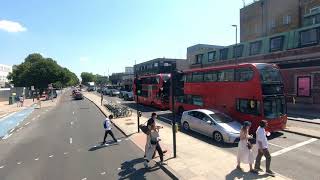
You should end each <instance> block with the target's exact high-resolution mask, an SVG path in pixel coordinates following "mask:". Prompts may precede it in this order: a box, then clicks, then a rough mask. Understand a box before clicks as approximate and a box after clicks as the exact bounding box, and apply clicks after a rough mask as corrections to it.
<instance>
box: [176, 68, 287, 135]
mask: <svg viewBox="0 0 320 180" xmlns="http://www.w3.org/2000/svg"><path fill="white" fill-rule="evenodd" d="M183 75H184V83H183V86H184V87H183V88H184V90H183V93H184V95H182V96H177V97H176V102H175V111H176V112H179V113H182V112H183V111H185V110H191V109H197V108H205V109H210V108H212V109H217V110H220V111H222V112H224V113H226V114H228V115H230V116H231V117H233V118H234V119H236V120H238V121H240V122H241V121H250V122H251V123H252V128H251V133H253V132H254V131H255V130H256V129H257V127H258V124H259V122H260V121H261V120H267V121H268V124H269V125H268V128H267V129H268V130H269V131H271V132H274V131H279V130H283V129H284V128H285V127H286V122H287V115H286V103H285V97H284V92H283V90H284V88H283V81H282V77H281V74H280V70H279V68H278V67H277V66H276V65H273V64H265V63H255V64H249V63H248V64H238V65H228V66H219V67H207V68H201V69H200V68H199V69H192V70H188V71H185V72H184V73H183ZM180 88H181V87H180Z"/></svg>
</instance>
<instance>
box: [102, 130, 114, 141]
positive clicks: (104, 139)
mask: <svg viewBox="0 0 320 180" xmlns="http://www.w3.org/2000/svg"><path fill="white" fill-rule="evenodd" d="M108 134H110V135H111V137H112V138H113V140H114V141H117V139H116V138H115V137H114V135H113V133H112V131H111V130H106V131H105V133H104V138H103V143H105V142H106V138H107V136H108Z"/></svg>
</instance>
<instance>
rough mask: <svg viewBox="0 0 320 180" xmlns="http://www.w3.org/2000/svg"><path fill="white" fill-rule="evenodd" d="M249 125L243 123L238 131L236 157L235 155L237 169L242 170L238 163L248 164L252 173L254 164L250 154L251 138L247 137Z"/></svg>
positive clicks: (251, 153) (246, 122) (248, 123)
mask: <svg viewBox="0 0 320 180" xmlns="http://www.w3.org/2000/svg"><path fill="white" fill-rule="evenodd" d="M250 126H251V123H250V122H248V121H245V122H244V123H243V126H242V128H241V131H240V141H239V144H238V155H237V163H238V164H237V169H240V170H242V168H241V167H240V163H244V164H249V167H250V172H253V171H254V170H253V168H252V164H253V163H254V157H253V152H252V145H251V143H250V142H249V139H251V138H252V136H251V135H249V129H250Z"/></svg>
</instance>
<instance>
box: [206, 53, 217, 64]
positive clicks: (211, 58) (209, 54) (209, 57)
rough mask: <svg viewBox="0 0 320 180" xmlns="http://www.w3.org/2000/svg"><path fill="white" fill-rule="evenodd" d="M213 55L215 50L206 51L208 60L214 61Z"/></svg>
mask: <svg viewBox="0 0 320 180" xmlns="http://www.w3.org/2000/svg"><path fill="white" fill-rule="evenodd" d="M215 56H216V52H215V51H212V52H208V61H209V62H210V61H214V60H215Z"/></svg>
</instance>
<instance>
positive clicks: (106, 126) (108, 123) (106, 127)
mask: <svg viewBox="0 0 320 180" xmlns="http://www.w3.org/2000/svg"><path fill="white" fill-rule="evenodd" d="M112 118H113V115H109V118H106V119H105V121H104V122H103V127H104V130H105V132H104V137H103V142H102V144H101V145H104V144H105V143H106V138H107V136H108V134H110V135H111V137H112V138H113V140H114V142H118V140H117V139H116V138H115V137H114V135H113V132H112V131H111V129H112V128H111V119H112Z"/></svg>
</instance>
